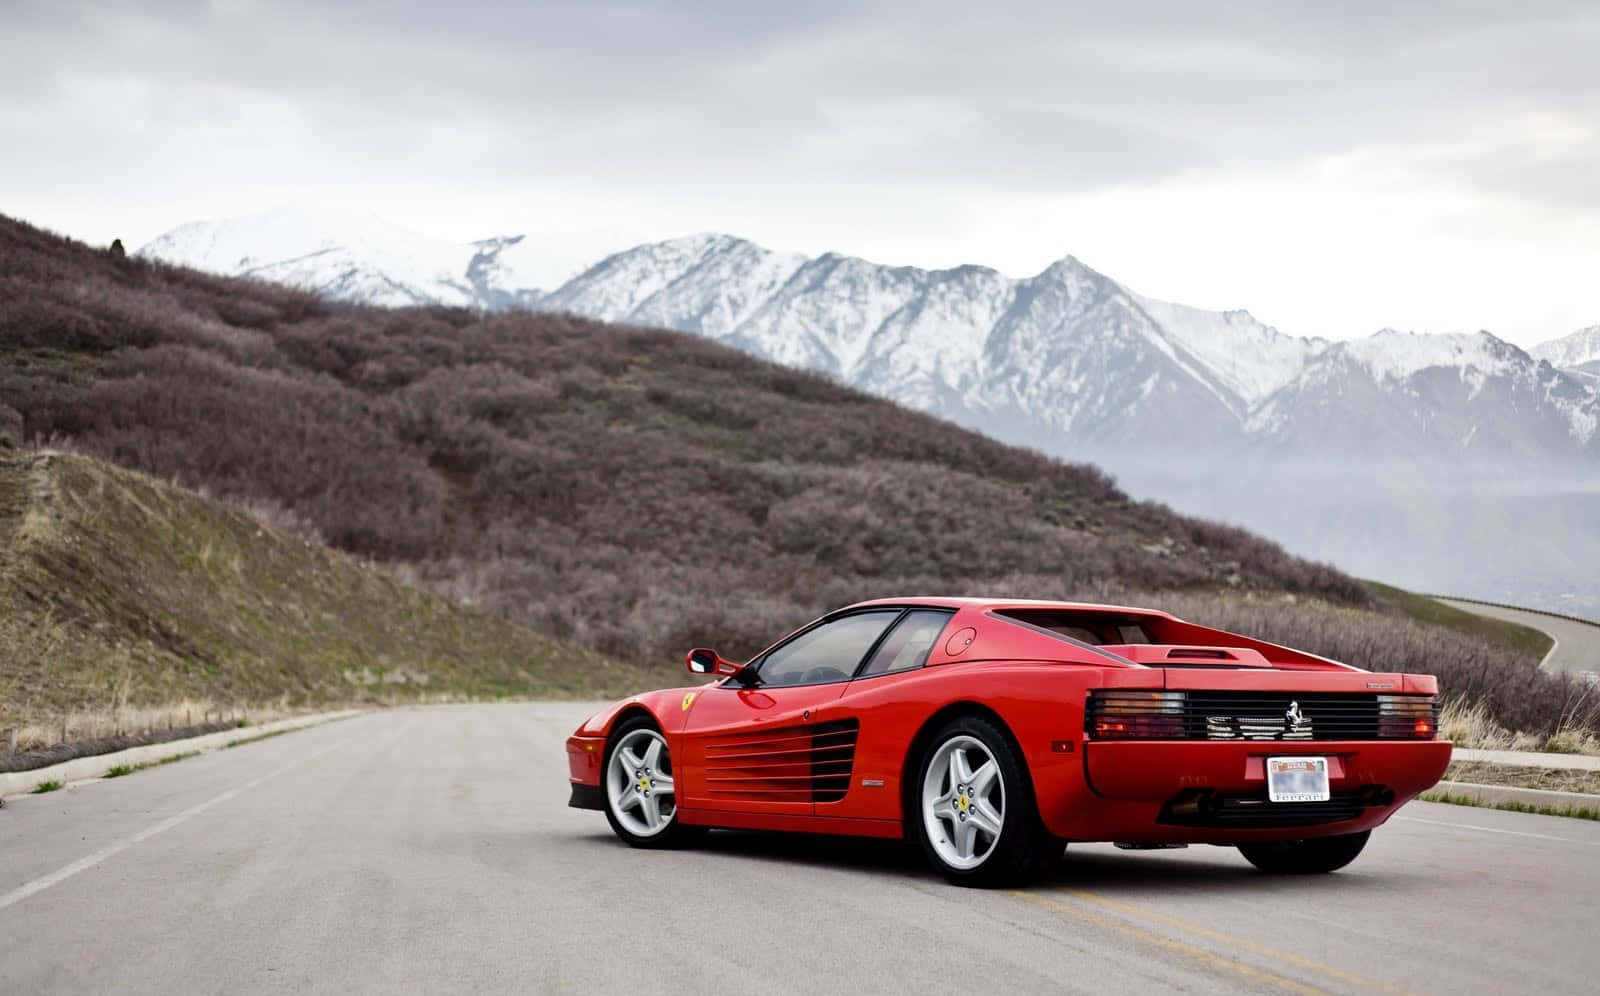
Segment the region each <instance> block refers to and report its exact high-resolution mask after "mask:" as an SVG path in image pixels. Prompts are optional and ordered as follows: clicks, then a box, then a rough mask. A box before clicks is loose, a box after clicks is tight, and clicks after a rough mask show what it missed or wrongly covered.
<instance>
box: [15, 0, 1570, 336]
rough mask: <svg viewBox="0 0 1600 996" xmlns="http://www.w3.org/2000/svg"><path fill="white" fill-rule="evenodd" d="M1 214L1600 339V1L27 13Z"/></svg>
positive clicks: (20, 25) (1275, 319)
mask: <svg viewBox="0 0 1600 996" xmlns="http://www.w3.org/2000/svg"><path fill="white" fill-rule="evenodd" d="M0 92H3V93H4V98H3V99H0V143H3V145H4V147H5V148H4V152H3V154H0V212H3V213H6V214H10V215H14V216H17V217H21V218H23V219H25V220H28V221H31V222H34V223H36V224H41V225H44V226H46V227H49V228H53V229H55V230H57V231H62V232H65V233H67V234H70V235H73V236H76V237H79V238H83V239H87V240H90V241H95V242H104V241H109V240H110V239H111V238H112V237H113V236H120V237H121V238H122V239H123V240H124V241H125V242H127V243H128V244H129V245H130V247H131V246H133V245H137V244H142V243H143V242H145V241H147V240H148V239H150V238H153V237H154V236H156V235H158V234H160V233H161V232H163V231H165V230H166V229H168V228H171V227H173V226H175V225H177V224H179V223H181V222H184V221H189V220H194V219H201V218H222V217H229V216H233V215H239V214H245V213H250V212H253V211H258V210H261V209H264V208H267V207H271V206H274V205H278V204H284V203H304V204H310V205H315V206H337V207H341V208H344V209H350V208H355V209H364V210H370V211H373V212H375V213H377V214H379V215H381V216H383V217H385V218H388V219H390V220H391V221H394V222H397V223H400V224H403V225H406V226H408V227H410V228H413V229H416V230H418V231H420V232H424V233H429V234H435V235H440V236H445V237H449V238H453V239H461V240H466V239H471V238H481V237H484V236H487V235H490V234H501V233H514V232H526V233H527V234H528V235H529V237H530V239H534V240H539V241H540V242H542V243H544V244H545V245H546V246H547V247H548V263H547V269H548V274H547V279H548V280H549V281H551V282H553V281H555V280H557V279H558V278H559V277H560V276H562V275H564V273H565V272H566V271H570V270H573V269H576V268H578V267H579V266H581V265H584V264H587V263H589V262H592V261H593V260H594V259H596V258H598V257H599V256H601V255H603V254H604V253H606V252H609V251H613V250H616V249H620V248H624V247H626V246H628V245H632V244H635V243H637V242H641V241H646V240H653V239H661V238H670V237H673V236H676V235H682V234H686V233H690V232H696V231H705V230H716V231H726V232H731V233H734V234H738V235H743V236H745V237H748V238H752V239H755V240H756V241H758V242H761V243H764V244H766V245H768V246H771V247H773V248H777V249H791V250H800V251H805V252H821V251H825V250H830V249H832V250H839V251H843V252H848V253H853V254H856V255H861V256H865V257H868V258H870V259H874V260H877V261H881V262H890V263H907V264H915V265H920V266H928V267H938V266H951V265H956V264H960V263H968V262H972V263H983V264H987V265H990V266H994V267H997V268H999V269H1000V270H1002V271H1004V272H1006V273H1009V274H1012V275H1016V276H1023V275H1029V274H1032V273H1035V272H1037V271H1039V270H1041V269H1043V268H1044V267H1045V266H1046V265H1047V264H1049V263H1050V262H1051V261H1053V260H1055V259H1058V258H1060V257H1061V256H1063V255H1066V254H1068V253H1071V254H1073V255H1075V256H1077V257H1078V258H1079V259H1081V260H1083V261H1084V262H1086V263H1088V264H1089V265H1091V266H1093V267H1095V268H1097V269H1099V270H1101V271H1102V272H1105V273H1107V274H1108V275H1110V276H1112V277H1114V278H1116V279H1118V280H1120V281H1122V282H1123V283H1125V284H1127V285H1129V286H1130V287H1132V288H1134V289H1135V290H1138V291H1140V292H1141V293H1144V294H1147V295H1151V296H1155V297H1161V298H1166V299H1169V300H1175V301H1181V302H1183V303H1186V304H1193V305H1198V306H1202V307H1209V308H1247V309H1249V310H1250V311H1251V312H1253V313H1254V314H1255V315H1256V316H1257V317H1259V318H1261V319H1263V320H1265V321H1268V322H1271V323H1273V324H1276V325H1277V326H1278V327H1280V328H1281V329H1283V330H1284V331H1286V332H1292V333H1296V334H1302V335H1311V334H1316V335H1326V336H1330V337H1336V338H1349V337H1351V336H1356V335H1364V334H1367V333H1370V332H1372V331H1374V330H1376V329H1378V328H1380V327H1383V326H1394V327H1398V328H1405V329H1413V330H1416V331H1427V332H1446V331H1467V330H1473V329H1478V328H1487V329H1489V330H1490V331H1493V332H1495V333H1496V334H1498V335H1501V336H1502V337H1504V338H1507V339H1510V340H1512V341H1513V342H1517V343H1519V344H1522V345H1531V344H1533V343H1535V342H1538V341H1541V340H1543V339H1548V338H1553V337H1555V336H1558V335H1562V334H1565V333H1567V332H1571V331H1573V330H1575V329H1577V328H1579V327H1581V326H1586V325H1593V324H1597V323H1600V3H1595V2H1594V0H1585V2H1578V3H1541V2H1538V0H1522V2H1515V3H1513V2H1499V3H1475V2H1457V3H1406V2H1403V0H1382V2H1371V3H1369V2H1365V0H1358V2H1352V0H1342V2H1339V3H1329V2H1326V0H1319V2H1314V3H1305V4H1297V3H1291V2H1288V0H1272V2H1263V3H1259V4H1252V3H1231V4H1222V3H1195V2H1193V0H1170V2H1165V3H1141V2H1129V0H1116V2H1106V0H1102V2H1100V3H1095V4H1077V3H1062V2H1054V3H1046V2H1039V3H1034V4H1026V5H1014V6H1013V5H1009V4H1004V3H973V2H971V0H964V2H959V3H949V4H945V3H942V2H935V0H925V2H920V3H914V4H888V3H850V4H835V3H830V2H823V3H816V2H806V3H794V2H789V0H784V2H773V3H762V2H761V0H726V2H714V3H695V2H691V0H677V2H661V3H610V2H602V0H585V2H555V3H539V2H525V3H503V4H493V3H482V2H476V0H434V2H423V0H405V2H397V3H367V2H348V0H274V2H259V3H257V2H251V0H212V2H177V0H172V2H164V0H142V2H137V3H119V2H101V3H77V2H71V0H38V2H35V0H0Z"/></svg>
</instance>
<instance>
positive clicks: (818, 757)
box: [706, 719, 861, 803]
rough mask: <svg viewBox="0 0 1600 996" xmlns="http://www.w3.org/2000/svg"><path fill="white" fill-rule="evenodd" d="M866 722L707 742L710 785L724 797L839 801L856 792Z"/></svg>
mask: <svg viewBox="0 0 1600 996" xmlns="http://www.w3.org/2000/svg"><path fill="white" fill-rule="evenodd" d="M860 731H861V721H860V720H857V719H841V720H837V721H835V722H831V723H818V724H815V725H810V726H786V727H781V728H779V729H775V730H765V731H763V732H761V733H742V734H735V735H733V736H727V737H718V738H716V739H715V740H712V741H710V742H709V743H707V744H706V782H707V785H708V788H709V792H710V794H711V795H712V796H713V797H714V798H720V799H746V800H752V801H760V802H801V803H804V802H838V801H839V800H840V799H843V798H844V795H845V793H846V792H847V791H849V789H850V773H851V771H852V769H853V768H854V766H855V758H856V737H857V735H858V734H859V733H860Z"/></svg>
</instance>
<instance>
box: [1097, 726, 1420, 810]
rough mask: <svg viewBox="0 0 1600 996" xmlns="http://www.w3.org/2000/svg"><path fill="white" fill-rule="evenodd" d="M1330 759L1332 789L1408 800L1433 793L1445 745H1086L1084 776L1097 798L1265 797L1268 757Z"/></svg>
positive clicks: (1337, 742) (1381, 742)
mask: <svg viewBox="0 0 1600 996" xmlns="http://www.w3.org/2000/svg"><path fill="white" fill-rule="evenodd" d="M1294 755H1310V756H1315V757H1326V758H1327V759H1328V785H1329V788H1331V789H1332V790H1333V791H1334V792H1341V791H1355V790H1357V789H1359V788H1360V787H1361V786H1363V785H1382V786H1384V787H1385V788H1388V789H1390V790H1392V791H1393V792H1394V793H1395V795H1396V796H1397V797H1404V798H1407V799H1409V798H1411V797H1412V796H1414V795H1416V794H1417V793H1418V792H1423V791H1426V790H1427V789H1429V788H1432V787H1433V785H1434V783H1435V782H1437V781H1438V780H1439V779H1440V778H1442V777H1443V776H1444V769H1445V768H1446V767H1447V766H1448V765H1449V764H1450V743H1449V742H1448V741H1445V740H1395V741H1384V740H1378V741H1373V740H1356V741H1345V740H1324V741H1320V742H1319V741H1295V742H1293V743H1289V742H1284V741H1270V740H1262V741H1248V742H1242V743H1241V742H1238V741H1227V742H1220V743H1218V742H1211V741H1189V740H1182V741H1158V740H1144V741H1124V742H1116V743H1106V742H1103V741H1102V742H1090V743H1087V744H1085V745H1084V750H1083V764H1084V775H1085V777H1086V778H1087V779H1088V782H1089V788H1090V790H1091V791H1093V792H1094V793H1095V794H1096V795H1099V796H1103V797H1105V798H1108V799H1140V800H1147V801H1153V802H1159V801H1163V800H1166V799H1169V798H1171V797H1172V796H1173V795H1175V794H1177V793H1178V792H1180V791H1182V790H1184V789H1192V788H1208V789H1212V790H1213V791H1216V792H1222V793H1228V794H1248V793H1252V792H1263V793H1264V792H1265V791H1266V787H1267V758H1269V757H1289V756H1294Z"/></svg>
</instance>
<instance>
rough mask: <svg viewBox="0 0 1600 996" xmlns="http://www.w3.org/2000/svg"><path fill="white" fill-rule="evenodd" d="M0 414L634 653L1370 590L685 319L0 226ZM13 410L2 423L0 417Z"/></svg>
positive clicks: (449, 588)
mask: <svg viewBox="0 0 1600 996" xmlns="http://www.w3.org/2000/svg"><path fill="white" fill-rule="evenodd" d="M0 264H3V267H0V273H3V274H4V275H5V276H4V278H3V279H4V286H3V290H4V294H3V296H0V302H3V303H0V351H3V355H4V358H5V360H6V363H5V372H4V374H3V378H4V379H3V380H0V403H3V404H5V405H7V406H9V407H10V408H11V409H13V410H14V411H15V412H16V413H17V415H16V417H15V419H14V421H16V422H18V423H20V426H19V428H20V434H21V435H22V436H24V437H25V438H26V440H27V441H29V442H32V443H40V442H47V441H50V440H57V439H61V440H70V441H71V444H72V445H73V446H74V447H76V448H79V449H82V450H84V451H86V452H90V453H94V454H97V455H100V456H103V457H106V458H108V459H110V460H113V461H115V462H117V463H119V464H123V465H126V466H131V467H136V468H138V469H141V470H144V471H147V472H149V473H152V474H155V475H157V476H158V477H162V478H166V479H176V480H178V481H180V482H182V483H184V484H187V485H191V486H203V487H205V488H206V489H208V490H209V491H210V492H211V493H212V494H215V495H217V496H219V497H222V498H226V499H230V500H233V501H236V502H241V503H245V504H248V505H250V506H251V507H254V508H257V509H259V510H261V511H263V512H264V513H265V514H267V515H269V516H271V517H273V518H275V519H276V520H278V521H280V522H284V523H288V524H291V525H294V526H296V527H298V528H302V529H306V530H309V531H311V532H314V533H315V534H317V535H319V536H321V537H324V538H325V539H326V540H327V541H328V542H330V543H331V544H332V545H334V546H336V547H339V548H342V549H344V550H347V551H350V552H353V553H356V554H358V555H361V556H366V557H371V558H375V559H378V560H383V561H387V562H390V563H392V564H403V565H406V567H407V570H409V571H411V572H413V575H414V576H415V577H417V578H419V579H420V580H422V581H423V582H424V583H426V584H427V585H430V586H433V587H434V588H435V589H436V590H440V591H444V592H447V593H449V594H451V595H454V596H456V597H460V598H463V599H468V600H470V601H472V602H474V603H475V604H477V605H479V606H481V607H485V608H488V609H490V610H492V611H494V612H496V613H499V614H501V615H504V616H506V617H507V618H511V619H514V620H517V621H519V622H523V623H526V624H529V625H531V626H533V627H535V628H537V629H540V630H541V631H545V632H551V633H554V634H556V635H558V636H562V637H566V638H571V639H573V640H575V641H577V642H580V643H583V644H585V645H588V646H591V647H595V648H597V649H600V650H602V651H603V652H606V653H610V654H612V655H614V656H617V657H621V658H625V659H628V660H634V661H646V660H662V659H665V658H668V657H670V656H674V655H675V654H677V653H681V650H682V648H683V647H685V646H692V645H694V644H695V643H697V642H702V641H706V640H712V639H716V640H718V641H720V643H721V644H722V645H723V646H724V647H726V648H727V649H728V651H729V652H733V653H737V652H741V651H748V650H754V649H757V648H758V647H759V645H760V644H761V643H762V642H764V641H765V640H766V639H769V638H770V637H771V636H772V635H774V634H775V633H777V632H780V631H781V630H782V629H783V628H784V627H787V626H791V625H793V624H796V623H798V622H801V621H804V620H805V619H806V618H809V617H810V616H811V615H814V614H815V613H816V612H818V611H821V610H822V609H825V608H827V607H830V606H833V605H837V604H840V603H842V602H846V601H850V600H852V599H854V598H856V597H860V596H868V595H880V594H883V593H886V592H895V591H901V592H904V591H918V590H935V591H947V590H957V589H964V590H969V591H993V590H1010V591H1020V592H1030V593H1036V594H1040V595H1078V596H1088V595H1094V594H1096V593H1103V592H1107V591H1111V590H1115V589H1118V588H1129V587H1133V588H1147V589H1178V588H1196V589H1237V590H1240V591H1260V592H1274V593H1277V592H1293V593H1297V594H1303V595H1315V596H1318V597H1323V598H1327V599H1332V600H1334V601H1340V602H1349V603H1353V604H1367V603H1368V602H1369V601H1370V598H1371V596H1370V595H1369V594H1368V592H1367V590H1366V589H1365V588H1364V587H1363V586H1362V585H1360V584H1359V583H1357V582H1355V581H1353V580H1352V579H1350V578H1348V577H1345V576H1343V575H1341V574H1339V573H1338V572H1336V571H1334V570H1332V569H1331V568H1327V567H1324V566H1319V565H1316V564H1311V563H1307V562H1305V561H1302V560H1299V559H1297V558H1294V557H1292V556H1289V555H1288V554H1286V553H1285V552H1284V551H1283V550H1281V549H1280V548H1278V547H1276V546H1275V545H1273V544H1271V543H1268V542H1266V541H1264V540H1261V539H1259V538H1256V537H1254V536H1251V535H1249V534H1247V533H1245V532H1243V531H1241V530H1238V529H1231V528H1225V527H1222V526H1218V525H1215V524H1212V523H1206V522H1202V521H1199V520H1195V519H1189V518H1185V517H1182V516H1179V515H1176V514H1174V513H1172V512H1171V511H1170V510H1168V509H1166V508H1164V507H1162V506H1159V505H1151V504H1141V503H1136V502H1132V501H1130V500H1129V499H1128V498H1127V497H1126V496H1125V495H1124V494H1122V493H1121V492H1120V491H1119V490H1118V489H1117V488H1116V487H1115V486H1114V485H1113V484H1112V482H1111V481H1110V480H1109V479H1108V478H1107V477H1105V476H1104V475H1103V474H1101V473H1100V472H1099V471H1098V470H1096V469H1095V468H1093V467H1089V466H1082V465H1070V464H1065V463H1062V462H1060V461H1057V460H1053V459H1049V458H1046V457H1044V456H1041V455H1039V454H1037V453H1034V452H1030V451H1027V450H1021V449H1016V448H1014V447H1009V446H1004V445H1001V444H999V443H996V442H994V441H992V440H989V439H986V438H984V437H982V436H980V435H977V434H975V433H972V432H969V431H966V430H963V429H960V428H957V427H955V426H952V425H950V424H947V423H944V422H940V421H937V420H935V419H933V418H930V417H928V416H926V415H922V414H918V413H914V412H911V411H908V410H906V409H904V408H900V407H898V406H896V405H894V404H891V403H889V402H886V401H882V400H879V399H876V398H873V397H870V396H868V395H866V394H863V393H861V392H858V391H854V390H850V389H848V388H844V387H841V386H838V385H836V384H833V383H831V382H829V381H828V380H826V379H824V378H822V377H819V376H816V375H812V374H807V373H802V372H797V371H793V370H788V369H785V368H782V367H779V366H776V365H774V364H770V363H766V362H762V361H760V360H756V359H753V358H751V357H749V356H746V355H744V354H742V353H740V352H737V351H735V350H733V349H729V348H727V347H724V346H720V345H717V344H715V343H711V342H707V341H705V340H703V339H699V338H696V337H693V336H689V335H685V334H682V333H676V332H666V331H657V330H647V329H639V328H630V327H619V326H607V325H602V324H599V323H596V322H589V321H584V320H581V319H576V318H571V317H565V316H555V315H532V314H525V313H512V314H491V315H480V314H475V313H472V312H468V311H459V310H442V309H432V310H384V309H377V308H359V307H352V306H341V305H336V304H330V303H327V302H324V301H322V300H319V299H317V298H315V297H312V296H311V295H309V294H303V293H298V292H294V291H290V290H287V289H284V288H281V287H275V286H270V285H265V284H259V283H252V282H244V281H238V280H226V279H221V278H215V277H208V276H204V275H202V274H199V273H195V272H193V271H187V270H181V269H176V268H172V267H167V266H163V265H159V264H153V263H148V262H145V261H141V260H133V259H122V260H119V259H113V258H112V257H110V256H109V255H107V254H104V253H99V252H96V251H93V250H90V249H88V248H86V247H82V246H78V245H75V244H72V243H68V242H66V241H63V240H60V239H56V238H54V237H51V236H48V235H46V234H44V233H41V232H38V231H36V230H33V229H30V228H27V227H26V226H23V225H19V224H16V223H5V224H3V225H0ZM0 414H3V413H0Z"/></svg>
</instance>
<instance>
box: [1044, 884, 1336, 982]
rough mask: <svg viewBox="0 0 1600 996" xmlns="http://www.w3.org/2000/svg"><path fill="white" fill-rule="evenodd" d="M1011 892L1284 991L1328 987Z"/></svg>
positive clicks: (1067, 907) (1055, 903)
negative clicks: (1299, 980) (1312, 984)
mask: <svg viewBox="0 0 1600 996" xmlns="http://www.w3.org/2000/svg"><path fill="white" fill-rule="evenodd" d="M1012 895H1015V896H1018V897H1020V898H1022V899H1026V900H1028V901H1029V902H1033V903H1038V904H1039V905H1041V906H1048V907H1049V908H1051V909H1055V910H1061V911H1062V912H1064V913H1070V914H1072V915H1073V916H1075V917H1078V918H1079V919H1083V920H1087V921H1089V922H1090V923H1093V924H1095V925H1096V926H1100V927H1105V928H1108V929H1110V930H1119V931H1121V932H1122V933H1124V934H1130V935H1132V936H1134V937H1137V938H1139V939H1140V940H1142V941H1145V942H1147V943H1149V944H1154V945H1156V946H1158V947H1163V948H1166V949H1167V950H1168V951H1175V952H1177V953H1178V954H1181V955H1183V956H1184V957H1186V958H1193V959H1194V960H1195V961H1199V962H1204V963H1205V964H1207V965H1210V966H1211V967H1213V968H1220V969H1223V970H1224V971H1228V972H1233V973H1235V974H1236V975H1242V976H1244V977H1245V978H1247V979H1254V980H1255V981H1257V982H1264V983H1266V984H1268V985H1270V986H1275V987H1277V988H1279V989H1284V990H1287V991H1288V992H1293V993H1305V994H1307V996H1327V992H1328V990H1326V989H1318V988H1316V987H1315V986H1308V985H1306V984H1305V983H1303V982H1297V981H1296V980H1294V979H1291V978H1289V977H1287V976H1283V975H1278V974H1276V973H1275V972H1268V971H1266V970H1264V969H1260V968H1256V967H1255V966H1253V965H1246V964H1245V963H1244V962H1241V961H1235V960H1234V959H1232V958H1225V957H1223V956H1222V955H1219V954H1215V953H1213V952H1210V951H1207V950H1206V949H1205V948H1197V947H1195V946H1194V945H1193V944H1186V943H1184V942H1183V941H1180V940H1177V939H1175V938H1171V937H1165V936H1163V935H1161V934H1157V933H1153V932H1151V931H1148V930H1145V929H1144V928H1142V927H1135V926H1134V925H1133V924H1131V923H1127V922H1125V921H1122V920H1118V919H1116V918H1114V917H1109V916H1101V915H1100V914H1099V913H1094V912H1092V911H1090V910H1086V909H1083V908H1082V907H1078V906H1071V905H1069V904H1067V903H1063V902H1060V901H1058V900H1055V899H1051V898H1050V897H1049V896H1041V895H1039V894H1038V893H1037V892H1022V891H1017V892H1014V893H1012Z"/></svg>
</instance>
